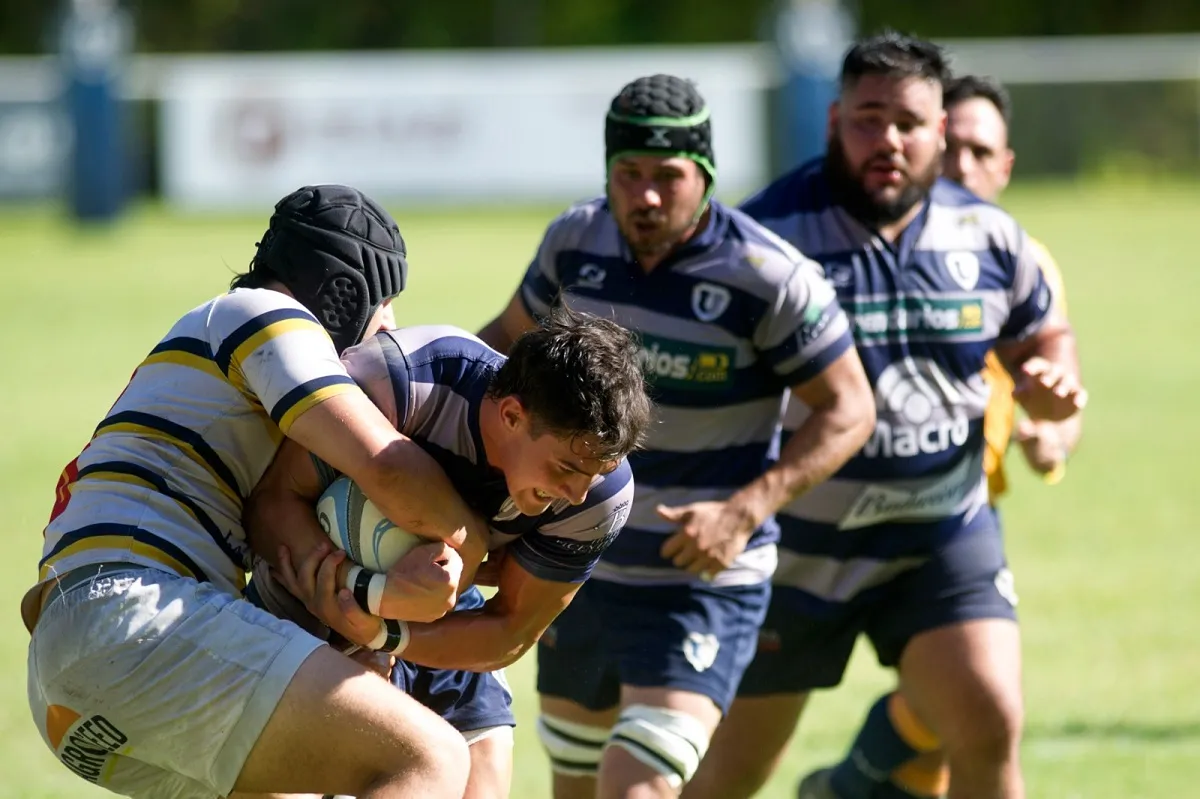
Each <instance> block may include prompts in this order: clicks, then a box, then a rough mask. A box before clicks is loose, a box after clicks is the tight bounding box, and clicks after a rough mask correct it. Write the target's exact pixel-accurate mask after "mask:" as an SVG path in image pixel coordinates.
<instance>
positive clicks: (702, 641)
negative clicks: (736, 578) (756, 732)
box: [602, 583, 771, 715]
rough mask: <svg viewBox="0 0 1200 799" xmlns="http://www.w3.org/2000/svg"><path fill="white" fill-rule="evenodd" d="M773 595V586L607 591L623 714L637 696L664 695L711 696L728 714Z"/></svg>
mask: <svg viewBox="0 0 1200 799" xmlns="http://www.w3.org/2000/svg"><path fill="white" fill-rule="evenodd" d="M770 592H771V587H770V585H769V584H767V583H760V584H756V585H747V586H728V587H714V586H709V585H704V584H686V585H672V586H650V587H634V586H620V585H612V584H610V585H606V586H605V587H604V595H603V596H602V600H603V605H604V608H605V611H606V613H605V616H606V618H607V619H608V620H609V621H608V624H609V625H610V626H611V627H612V630H611V631H610V633H609V649H610V652H611V656H612V658H613V660H614V661H615V663H616V665H617V670H618V674H619V678H620V683H621V686H622V688H621V697H622V699H621V703H622V707H627V706H628V705H629V701H628V697H629V696H630V695H631V694H630V691H631V690H632V689H643V688H644V689H665V690H667V691H669V692H676V693H679V694H681V695H687V694H695V695H698V696H702V697H707V698H708V699H709V700H711V702H712V704H713V705H715V707H716V709H717V711H718V715H719V714H720V713H723V712H724V711H725V709H726V708H728V707H729V703H730V702H732V701H733V697H734V693H735V692H736V691H737V687H738V684H739V683H740V682H741V680H742V675H743V673H744V672H745V671H746V668H747V666H749V665H750V662H751V660H752V659H753V658H754V653H755V649H756V646H757V642H758V635H759V627H760V626H761V624H762V622H763V618H764V617H765V616H766V613H767V605H768V602H769V600H770Z"/></svg>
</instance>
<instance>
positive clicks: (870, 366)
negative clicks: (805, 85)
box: [686, 33, 1086, 799]
mask: <svg viewBox="0 0 1200 799" xmlns="http://www.w3.org/2000/svg"><path fill="white" fill-rule="evenodd" d="M947 79H948V70H947V67H946V62H945V59H944V57H943V54H942V52H941V51H940V49H939V48H937V47H936V46H934V45H932V44H930V43H929V42H925V41H922V40H919V39H915V38H912V37H908V36H902V35H899V34H895V33H886V34H883V35H880V36H876V37H872V38H869V39H866V40H863V41H860V42H859V43H857V44H856V45H855V46H854V47H853V48H852V49H851V50H850V51H849V53H848V54H847V55H846V57H845V60H844V62H843V67H842V75H841V88H840V96H839V98H838V100H837V101H836V102H835V103H833V105H832V106H831V108H830V111H829V149H828V152H827V154H826V155H825V156H824V157H822V158H818V159H816V160H814V161H811V162H809V163H807V164H805V165H803V166H801V167H800V168H798V169H797V170H794V171H793V172H791V173H789V174H787V175H785V176H783V177H782V178H780V179H779V180H777V181H775V182H774V183H773V184H771V185H770V186H768V187H767V188H766V189H764V190H763V191H762V192H760V193H759V194H757V195H756V196H754V197H752V198H751V199H749V200H748V201H747V202H746V203H745V205H744V209H745V210H746V212H747V213H749V214H750V215H751V216H753V217H755V218H756V219H758V220H759V221H761V222H763V223H764V224H766V225H767V226H768V227H770V228H771V229H772V230H774V231H775V232H776V233H778V234H779V235H781V236H782V237H784V238H786V239H787V240H788V241H790V242H791V243H792V244H794V245H796V246H797V247H798V248H799V249H801V250H802V251H803V252H804V253H805V254H806V255H808V256H809V257H812V258H814V259H815V260H817V261H818V262H820V263H821V264H822V265H823V266H824V268H825V272H826V274H827V275H828V276H829V278H830V279H831V280H832V282H833V285H834V287H835V288H836V290H837V293H838V297H839V300H840V301H841V302H842V304H843V307H845V308H846V310H847V314H848V315H849V316H850V318H851V320H852V327H853V330H854V336H855V341H856V344H857V347H858V350H859V353H860V355H861V356H862V360H863V363H864V365H865V366H866V369H867V372H868V374H869V376H870V378H871V382H872V385H873V386H874V388H875V396H876V401H877V403H878V404H877V409H876V410H877V417H878V421H877V422H876V426H875V430H874V432H873V434H872V436H871V438H870V440H869V441H868V442H867V444H866V446H865V447H863V449H862V451H861V452H860V453H859V454H858V455H857V456H856V457H854V458H853V459H851V460H850V462H849V463H847V464H846V465H845V466H844V467H843V468H842V470H841V471H840V472H839V473H838V474H837V475H835V476H834V477H833V478H832V479H831V480H829V481H827V482H826V483H823V484H822V485H820V486H818V487H816V488H815V489H813V490H811V491H809V492H808V493H807V494H805V495H804V496H802V497H801V498H800V499H799V500H797V501H796V502H794V503H792V504H791V505H789V506H788V507H787V508H785V509H784V510H783V511H782V512H781V516H780V519H781V524H782V527H783V533H782V539H781V547H780V562H779V568H778V570H777V571H776V574H775V578H774V595H773V598H772V602H771V607H770V610H769V612H768V615H767V619H766V621H765V623H764V625H763V628H762V635H761V637H760V641H759V648H758V653H757V655H756V657H755V659H754V662H753V663H752V664H751V666H750V667H749V669H748V670H747V672H746V676H745V677H744V679H743V681H742V684H741V688H740V691H739V696H738V698H737V700H736V701H735V702H734V704H733V708H732V709H731V711H730V713H729V715H728V717H727V718H726V720H725V721H724V723H723V724H722V725H721V727H720V728H719V729H718V731H717V734H716V737H715V739H714V742H713V746H712V747H711V749H710V750H709V753H708V757H707V758H706V760H705V762H704V764H703V765H702V766H701V769H700V773H699V774H698V775H697V777H696V779H695V780H694V781H693V783H692V785H691V786H690V789H689V791H688V792H687V793H686V795H687V796H689V797H722V799H726V798H727V797H744V796H751V795H753V794H754V793H755V792H756V791H757V790H758V788H759V787H761V785H762V784H763V782H765V780H766V778H767V777H768V776H769V774H770V772H771V771H772V769H773V768H774V766H775V765H776V763H777V762H778V759H779V757H780V756H781V755H782V753H783V751H784V749H785V747H786V745H787V742H788V740H789V738H790V736H791V734H792V732H793V730H794V728H795V725H796V722H797V720H798V718H799V716H800V713H801V711H802V709H803V707H804V704H805V701H806V699H807V697H808V695H809V693H810V692H811V691H813V690H815V689H819V688H831V687H833V686H835V685H837V684H838V683H839V682H840V681H841V678H842V674H843V672H844V669H845V666H846V663H847V661H848V660H849V657H850V654H851V651H852V649H853V646H854V643H855V641H856V640H857V638H858V636H859V634H860V633H865V634H866V635H867V636H868V638H869V639H870V640H871V642H872V643H873V644H874V646H875V649H876V652H877V654H878V656H879V660H880V662H881V663H882V664H883V665H886V666H893V667H896V668H897V669H898V672H899V690H898V692H897V693H896V694H894V695H892V696H889V697H885V698H883V699H881V700H880V701H879V702H877V703H876V705H875V706H874V707H873V708H872V709H871V713H870V717H869V720H868V722H867V723H866V725H865V726H864V728H863V733H862V735H860V736H859V738H858V739H857V740H856V741H855V743H854V746H853V749H852V751H851V753H850V755H849V756H848V757H847V758H846V760H845V761H843V762H842V763H840V764H838V765H837V766H836V767H835V768H833V769H824V770H821V771H819V772H816V773H814V774H812V775H810V776H809V777H807V778H806V779H805V780H804V782H803V783H802V785H801V788H800V795H801V796H802V797H841V799H851V797H866V796H880V795H886V794H881V793H878V792H877V791H879V790H887V789H888V788H889V786H890V783H888V782H887V775H889V774H890V773H891V772H892V771H893V770H894V769H896V768H897V767H898V766H900V765H901V764H903V763H905V762H907V761H909V760H911V759H912V758H913V757H914V756H915V755H916V754H917V753H919V752H921V751H928V750H932V749H938V748H940V749H942V750H943V751H944V752H945V755H946V757H947V758H948V761H949V764H950V774H951V781H950V786H949V790H950V795H951V796H957V797H972V798H973V799H991V798H992V797H1007V798H1008V799H1013V798H1014V797H1020V796H1023V786H1022V780H1021V774H1020V768H1019V763H1018V756H1017V749H1018V741H1019V737H1020V730H1021V724H1022V702H1021V687H1020V639H1019V634H1018V629H1017V625H1016V623H1015V622H1016V616H1015V612H1014V607H1013V606H1014V604H1015V596H1014V594H1013V590H1012V589H1013V583H1012V576H1011V573H1010V572H1009V571H1008V568H1007V564H1006V561H1005V558H1004V552H1003V546H1002V542H1001V537H1000V532H999V529H998V526H997V523H996V519H995V517H994V515H993V514H992V513H991V512H990V510H989V506H988V495H987V482H986V478H985V476H984V473H983V457H984V436H983V414H984V410H985V408H986V406H987V402H988V395H989V386H988V385H987V383H986V382H985V381H984V379H983V377H982V371H983V367H984V363H985V359H986V357H987V353H988V352H989V351H991V350H993V349H994V350H995V352H996V354H997V356H998V357H999V358H1000V361H1001V362H1002V363H1003V364H1004V365H1005V367H1006V368H1007V370H1008V371H1009V372H1010V374H1012V375H1014V376H1015V378H1016V382H1017V387H1016V396H1017V398H1018V400H1019V401H1020V402H1021V404H1022V405H1023V407H1024V408H1025V410H1026V412H1027V413H1028V414H1029V416H1030V417H1031V418H1032V419H1034V420H1047V421H1061V420H1063V419H1065V418H1067V417H1069V416H1071V415H1073V414H1075V413H1076V412H1077V411H1078V409H1079V408H1081V407H1082V406H1083V404H1084V403H1085V402H1086V393H1085V392H1084V391H1083V389H1082V388H1081V386H1080V383H1079V377H1078V374H1079V373H1078V363H1077V359H1076V353H1075V342H1074V338H1073V336H1072V334H1071V332H1070V329H1069V328H1068V327H1067V326H1066V324H1065V321H1064V320H1063V319H1062V317H1061V314H1060V313H1059V312H1058V311H1057V310H1056V308H1055V305H1054V300H1053V297H1052V291H1051V289H1050V287H1049V286H1048V285H1047V284H1046V282H1045V280H1044V278H1043V276H1042V272H1041V270H1040V269H1039V268H1038V263H1037V255H1036V250H1035V249H1034V247H1033V246H1032V245H1031V243H1030V241H1029V239H1028V237H1027V236H1026V235H1025V233H1024V232H1023V231H1022V230H1021V228H1020V227H1019V226H1018V225H1017V224H1016V222H1015V221H1013V219H1012V218H1011V217H1009V216H1008V215H1007V214H1005V213H1004V212H1003V211H1001V210H1000V209H998V208H996V207H995V206H993V205H990V204H988V203H985V202H982V201H980V200H979V199H978V198H977V197H975V196H974V195H972V194H971V193H970V192H968V191H966V190H965V189H963V188H962V187H961V186H959V185H957V184H955V183H952V182H950V181H947V180H944V179H939V178H938V174H939V172H940V170H941V159H942V155H943V150H944V148H945V141H944V131H945V113H944V111H943V108H942V87H943V85H944V84H945V82H946V81H947ZM806 412H807V411H806V410H805V409H804V408H802V407H798V406H797V407H793V408H789V411H788V418H787V420H786V422H785V425H786V426H787V427H790V428H795V426H796V425H797V424H799V423H801V421H802V419H803V418H804V417H805V414H806ZM897 697H903V700H904V701H903V702H900V701H897V699H896V698H897ZM879 716H887V717H888V718H889V722H888V723H877V722H874V721H872V720H871V718H874V717H879ZM881 779H882V781H883V784H882V785H881V784H880V781H881Z"/></svg>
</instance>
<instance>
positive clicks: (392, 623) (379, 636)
mask: <svg viewBox="0 0 1200 799" xmlns="http://www.w3.org/2000/svg"><path fill="white" fill-rule="evenodd" d="M411 640H412V633H411V632H409V629H408V622H404V621H400V620H398V619H380V620H379V632H378V633H376V634H375V637H374V638H372V639H371V642H370V643H369V644H367V646H368V647H370V648H371V649H374V650H376V651H378V652H387V653H388V654H391V655H396V656H397V657H398V656H399V655H400V653H401V652H403V651H404V650H405V649H407V648H408V642H409V641H411Z"/></svg>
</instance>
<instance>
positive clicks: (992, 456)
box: [983, 238, 1067, 504]
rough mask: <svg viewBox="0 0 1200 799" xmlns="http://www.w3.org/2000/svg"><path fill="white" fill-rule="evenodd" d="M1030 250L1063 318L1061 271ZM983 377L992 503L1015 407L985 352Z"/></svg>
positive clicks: (1009, 383) (1040, 249)
mask: <svg viewBox="0 0 1200 799" xmlns="http://www.w3.org/2000/svg"><path fill="white" fill-rule="evenodd" d="M1029 242H1030V246H1031V247H1032V249H1033V251H1034V256H1035V258H1036V259H1037V263H1038V266H1039V267H1040V268H1041V270H1042V275H1043V276H1044V277H1045V280H1046V282H1047V283H1049V284H1050V290H1051V292H1052V293H1053V295H1054V303H1055V305H1056V307H1057V308H1058V310H1059V312H1060V313H1061V314H1062V315H1063V317H1064V318H1065V317H1066V315H1067V294H1066V288H1065V286H1064V285H1063V277H1062V270H1060V269H1059V268H1058V262H1056V261H1055V260H1054V257H1053V256H1051V255H1050V251H1049V250H1047V249H1046V247H1045V245H1043V244H1042V243H1041V242H1040V241H1038V240H1037V239H1033V238H1031V239H1030V240H1029ZM983 378H984V380H986V381H987V383H988V385H989V386H990V387H991V392H992V393H991V398H990V399H989V400H988V406H987V410H986V411H985V412H984V415H983V439H984V452H983V471H984V473H985V474H986V475H987V481H988V498H989V500H990V501H991V502H992V504H995V503H996V501H997V500H999V499H1000V497H1001V496H1003V495H1004V494H1005V493H1006V492H1007V491H1008V475H1007V474H1005V471H1004V454H1005V453H1006V452H1007V451H1008V445H1009V442H1010V441H1011V440H1012V433H1013V426H1014V425H1015V424H1016V413H1017V405H1016V401H1015V400H1014V399H1013V388H1014V387H1015V386H1014V384H1013V380H1012V376H1011V375H1009V373H1008V370H1007V369H1005V368H1004V365H1003V364H1001V363H1000V359H999V358H997V357H996V353H994V352H989V353H988V356H987V362H986V365H985V366H984V369H983Z"/></svg>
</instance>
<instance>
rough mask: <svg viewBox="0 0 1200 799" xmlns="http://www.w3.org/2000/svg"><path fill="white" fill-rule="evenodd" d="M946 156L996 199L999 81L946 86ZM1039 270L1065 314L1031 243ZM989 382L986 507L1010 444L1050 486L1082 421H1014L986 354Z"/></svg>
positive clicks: (1002, 171) (1050, 267)
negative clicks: (1012, 442)
mask: <svg viewBox="0 0 1200 799" xmlns="http://www.w3.org/2000/svg"><path fill="white" fill-rule="evenodd" d="M943 104H944V105H945V108H946V155H945V158H943V160H942V163H943V165H944V166H943V174H944V175H945V176H946V177H947V178H949V179H950V180H953V181H956V182H958V183H961V184H962V185H964V186H966V187H967V188H968V189H970V190H971V191H973V192H974V193H975V194H976V195H977V196H979V197H981V198H982V199H984V200H987V201H988V202H991V203H996V202H999V200H1000V195H1001V194H1002V193H1003V192H1004V190H1005V189H1006V188H1007V187H1008V181H1009V179H1010V178H1011V177H1012V168H1013V161H1014V159H1015V157H1016V156H1015V154H1014V153H1013V151H1012V148H1011V147H1010V146H1009V141H1008V130H1009V125H1010V124H1011V120H1012V101H1011V100H1010V99H1009V96H1008V92H1007V91H1006V90H1005V88H1004V87H1003V86H1002V85H1001V84H999V83H998V82H996V81H994V80H992V79H990V78H985V77H979V76H976V75H962V76H959V77H956V78H954V79H953V80H951V81H950V83H949V84H948V85H947V86H946V91H945V97H944V99H943ZM1030 244H1031V245H1032V246H1033V248H1034V252H1035V254H1036V257H1037V262H1038V266H1040V267H1041V269H1042V274H1043V275H1044V276H1045V278H1046V281H1047V282H1048V283H1049V284H1050V288H1051V290H1052V291H1053V292H1054V297H1055V302H1056V303H1057V305H1058V309H1059V310H1060V311H1061V312H1062V315H1063V317H1064V318H1066V316H1067V301H1066V293H1065V289H1064V286H1063V276H1062V271H1061V270H1060V269H1059V267H1058V262H1057V261H1055V259H1054V257H1053V256H1052V255H1051V254H1050V251H1049V250H1047V249H1046V247H1045V246H1044V245H1043V244H1042V243H1041V242H1039V241H1038V240H1037V239H1032V238H1031V239H1030ZM984 376H985V377H986V378H987V380H988V382H989V383H991V385H992V396H991V400H990V403H989V405H988V409H987V412H986V413H985V414H984V438H985V439H986V441H987V453H986V455H985V457H984V463H983V468H984V471H985V472H986V473H987V475H988V490H989V493H990V496H991V502H992V504H993V505H995V504H996V502H997V500H999V498H1000V497H1001V496H1003V495H1004V494H1005V492H1006V491H1007V490H1008V480H1007V478H1006V476H1005V472H1004V456H1005V454H1006V453H1007V451H1008V444H1009V441H1010V439H1011V440H1015V441H1016V442H1017V444H1018V445H1019V446H1020V448H1021V452H1022V454H1023V455H1024V456H1025V461H1026V463H1028V464H1029V466H1030V468H1032V469H1033V470H1034V471H1035V472H1037V473H1038V474H1040V475H1042V477H1043V479H1044V480H1045V481H1046V482H1047V483H1049V484H1051V485H1053V484H1056V483H1058V482H1059V481H1061V480H1062V478H1063V476H1064V474H1065V473H1066V466H1067V456H1069V455H1070V454H1071V453H1072V452H1074V450H1075V447H1076V446H1077V445H1078V443H1079V439H1080V436H1081V435H1082V433H1083V416H1082V414H1075V415H1074V416H1072V417H1071V418H1069V419H1067V420H1065V421H1063V422H1058V423H1055V422H1047V421H1034V420H1032V419H1028V418H1025V417H1022V418H1021V419H1020V420H1017V419H1016V413H1015V411H1016V408H1015V404H1014V402H1013V395H1012V392H1013V388H1014V386H1013V381H1012V378H1011V376H1010V375H1009V374H1008V372H1007V371H1006V370H1005V369H1004V367H1003V365H1001V363H1000V361H999V360H998V359H997V358H996V356H995V355H994V354H989V355H988V366H987V370H986V372H985V373H984Z"/></svg>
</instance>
